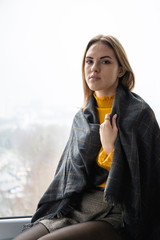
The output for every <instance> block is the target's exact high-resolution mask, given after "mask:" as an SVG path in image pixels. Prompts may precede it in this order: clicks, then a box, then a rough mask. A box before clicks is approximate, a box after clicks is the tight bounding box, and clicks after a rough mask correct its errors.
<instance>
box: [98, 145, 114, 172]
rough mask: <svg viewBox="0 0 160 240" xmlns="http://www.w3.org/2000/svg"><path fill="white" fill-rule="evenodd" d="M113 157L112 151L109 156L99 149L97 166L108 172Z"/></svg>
mask: <svg viewBox="0 0 160 240" xmlns="http://www.w3.org/2000/svg"><path fill="white" fill-rule="evenodd" d="M113 155H114V150H113V151H112V152H111V153H110V154H109V155H107V154H106V153H105V151H104V150H103V149H101V151H100V152H99V154H98V157H97V163H98V165H99V166H100V167H102V168H104V169H106V170H108V171H109V170H110V168H111V165H112V160H113Z"/></svg>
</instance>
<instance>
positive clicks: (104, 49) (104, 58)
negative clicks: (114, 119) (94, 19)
mask: <svg viewBox="0 0 160 240" xmlns="http://www.w3.org/2000/svg"><path fill="white" fill-rule="evenodd" d="M122 75H123V74H122V68H121V67H119V64H118V61H117V59H116V56H115V53H114V51H113V50H112V49H111V48H110V47H109V46H107V45H105V44H104V43H101V42H97V43H94V44H93V45H92V46H91V47H90V48H89V49H88V51H87V53H86V57H85V79H86V83H87V85H88V87H89V88H90V89H91V90H92V91H95V93H96V95H97V97H101V96H112V95H114V94H115V91H116V88H117V85H118V78H119V77H121V76H122Z"/></svg>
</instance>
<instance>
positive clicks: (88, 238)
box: [39, 221, 122, 240]
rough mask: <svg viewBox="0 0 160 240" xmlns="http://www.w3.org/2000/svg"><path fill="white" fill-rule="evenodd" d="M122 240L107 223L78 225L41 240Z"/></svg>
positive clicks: (62, 229) (95, 222) (40, 239)
mask: <svg viewBox="0 0 160 240" xmlns="http://www.w3.org/2000/svg"><path fill="white" fill-rule="evenodd" d="M97 239H98V240H122V238H121V237H120V236H119V235H118V234H117V233H116V232H115V231H114V229H113V227H112V226H111V225H110V224H109V223H107V222H105V221H92V222H85V223H78V224H75V225H72V226H68V227H64V228H61V229H59V230H56V231H54V232H52V233H49V234H47V235H45V236H43V237H41V238H39V240H97Z"/></svg>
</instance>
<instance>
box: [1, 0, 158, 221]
mask: <svg viewBox="0 0 160 240" xmlns="http://www.w3.org/2000/svg"><path fill="white" fill-rule="evenodd" d="M159 12H160V2H159V0H154V1H151V0H148V1H146V0H142V1H139V0H134V1H128V0H122V1H119V0H113V1H109V0H99V1H97V0H87V1H86V0H81V1H75V0H67V1H66V0H60V1H53V0H27V1H22V0H13V1H11V0H8V1H6V0H1V1H0V33H1V36H0V82H1V87H0V176H1V177H0V217H9V216H24V215H32V214H33V212H34V211H35V209H36V206H37V203H38V201H39V199H40V197H41V196H42V194H43V193H44V191H45V190H46V189H47V187H48V185H49V184H50V182H51V181H52V179H53V176H54V173H55V170H56V166H57V163H58V161H59V159H60V156H61V154H62V152H63V149H64V146H65V144H66V141H67V139H68V137H69V132H70V128H71V124H72V119H73V116H74V114H75V113H76V112H77V111H78V110H79V108H80V107H81V106H82V104H83V90H82V79H81V61H82V57H83V52H84V49H85V47H86V44H87V42H88V41H89V40H90V39H91V38H92V37H93V36H96V35H98V34H101V33H102V34H104V35H108V34H109V35H113V36H115V37H117V38H118V39H119V40H120V42H121V43H122V45H123V46H124V48H125V50H126V52H127V55H128V58H129V61H130V63H131V66H132V68H133V71H134V72H135V76H136V86H135V89H134V92H136V93H137V94H139V95H140V96H141V97H143V98H144V99H145V100H146V101H147V102H148V103H149V104H150V105H151V107H152V108H153V110H154V111H155V114H156V117H157V119H158V121H159V122H160V111H159V104H157V103H158V102H159V89H160V81H159V78H158V76H159V52H160V45H159V42H160V34H159V22H160V14H159Z"/></svg>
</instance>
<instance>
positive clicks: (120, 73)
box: [118, 66, 126, 78]
mask: <svg viewBox="0 0 160 240" xmlns="http://www.w3.org/2000/svg"><path fill="white" fill-rule="evenodd" d="M125 72H126V70H124V68H123V67H122V66H121V67H119V74H118V77H119V78H120V77H123V75H124V74H125Z"/></svg>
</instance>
